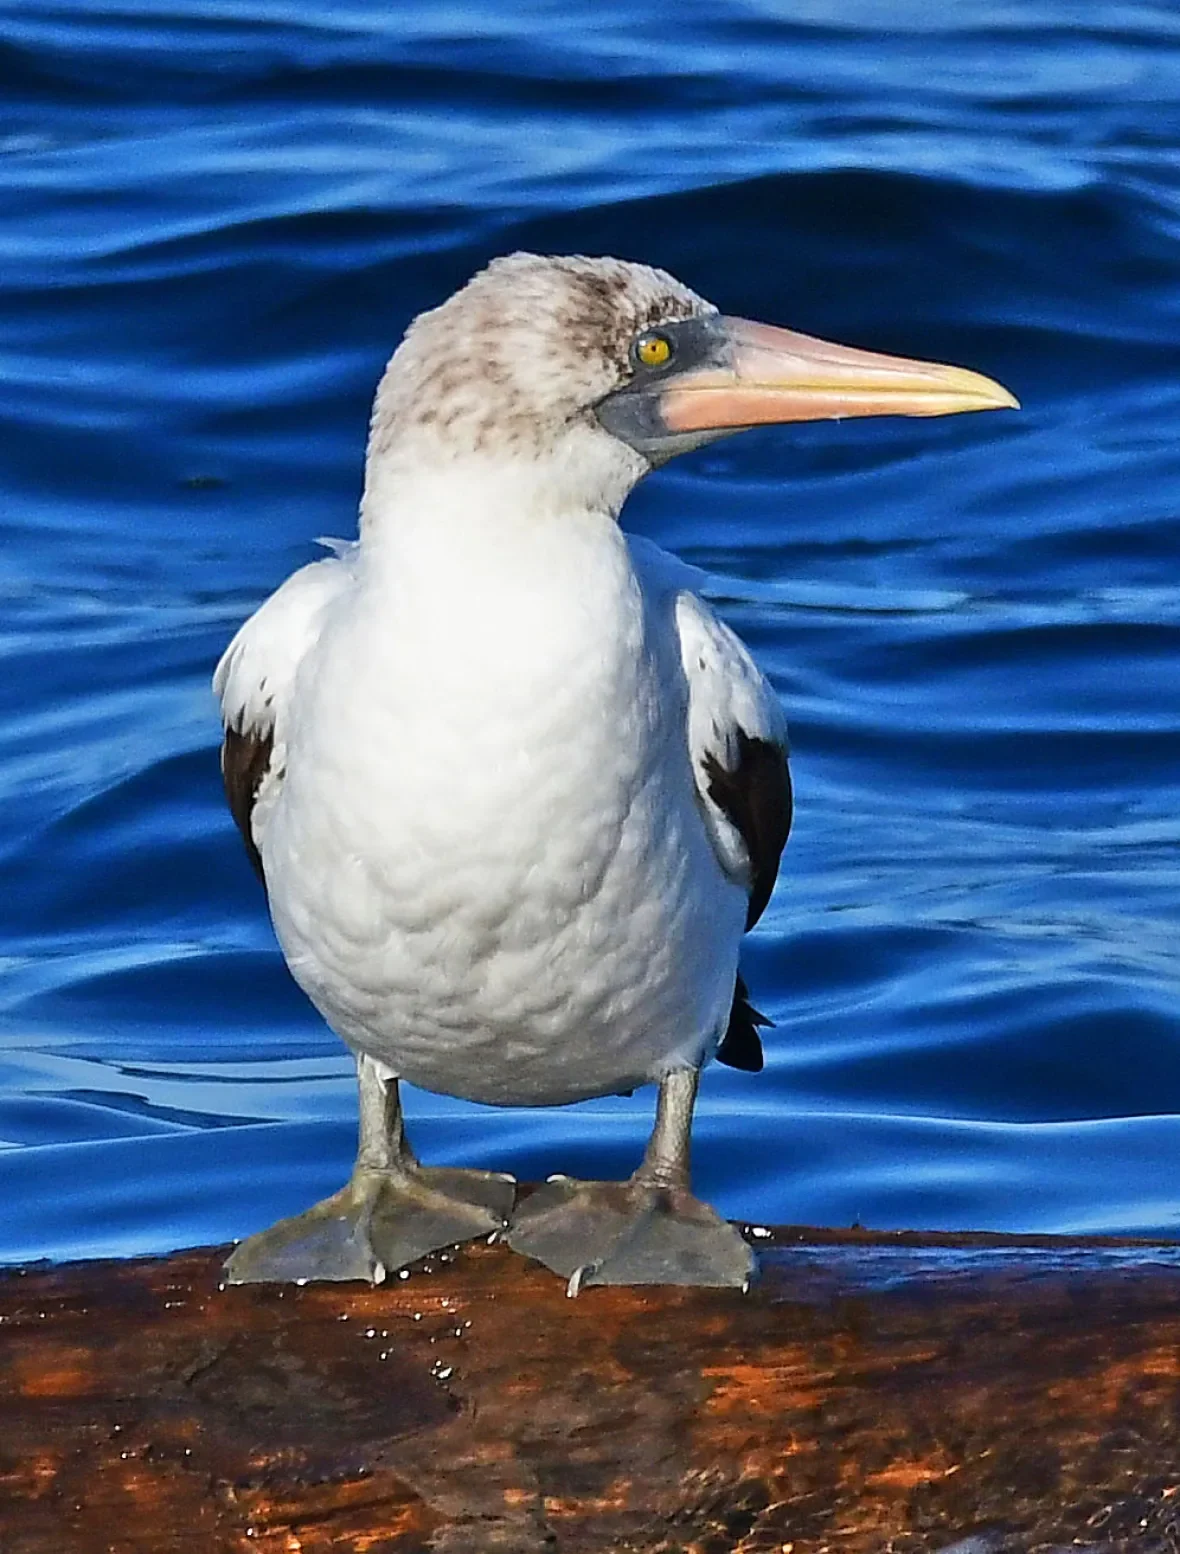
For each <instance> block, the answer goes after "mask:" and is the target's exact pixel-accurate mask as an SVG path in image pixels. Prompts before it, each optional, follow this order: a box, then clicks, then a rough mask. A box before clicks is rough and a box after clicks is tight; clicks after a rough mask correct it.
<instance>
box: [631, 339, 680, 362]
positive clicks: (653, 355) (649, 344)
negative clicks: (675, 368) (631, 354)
mask: <svg viewBox="0 0 1180 1554" xmlns="http://www.w3.org/2000/svg"><path fill="white" fill-rule="evenodd" d="M671 354H672V342H671V341H670V340H669V339H668V338H667V336H666V335H657V334H650V335H640V336H639V339H638V340H636V342H635V355H636V356H637V357H638V359H639V360H640V361H641V362H642V363H643V365H644V366H645V367H662V366H663V365H664V363H665V362H666V361H667V360H668V358H669V357H670V356H671Z"/></svg>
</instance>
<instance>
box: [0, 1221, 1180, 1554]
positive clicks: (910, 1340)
mask: <svg viewBox="0 0 1180 1554" xmlns="http://www.w3.org/2000/svg"><path fill="white" fill-rule="evenodd" d="M760 1245H762V1246H763V1248H764V1253H763V1255H764V1265H765V1267H764V1275H763V1278H762V1280H761V1281H760V1283H759V1284H758V1285H756V1286H755V1289H754V1290H753V1291H752V1292H751V1294H749V1295H748V1296H745V1297H742V1296H740V1295H737V1294H735V1293H732V1292H723V1291H701V1290H695V1291H690V1290H668V1289H646V1290H634V1289H632V1290H601V1289H591V1290H588V1291H586V1292H584V1293H583V1294H582V1295H581V1296H580V1297H579V1298H578V1299H577V1300H568V1299H567V1298H566V1296H565V1294H564V1291H563V1286H562V1284H561V1282H560V1281H559V1280H557V1279H555V1278H554V1277H553V1276H552V1275H550V1274H548V1273H546V1272H545V1271H544V1270H543V1269H541V1268H539V1267H537V1266H535V1265H533V1264H530V1263H526V1262H525V1261H524V1260H522V1259H520V1258H518V1257H516V1256H514V1255H513V1254H511V1253H510V1252H508V1251H507V1250H506V1249H504V1248H503V1247H500V1246H491V1247H490V1246H485V1245H478V1246H474V1247H468V1248H466V1249H464V1250H462V1251H460V1252H457V1253H455V1254H453V1255H450V1256H449V1257H444V1258H439V1257H436V1258H434V1259H431V1260H428V1261H427V1262H426V1263H425V1264H422V1265H419V1267H417V1268H415V1269H414V1270H413V1272H412V1273H411V1275H410V1276H409V1277H408V1278H402V1279H394V1280H392V1281H391V1282H389V1283H388V1284H386V1285H385V1286H383V1287H381V1288H379V1289H375V1290H370V1289H368V1288H365V1287H358V1286H352V1285H347V1286H345V1285H336V1286H332V1285H319V1286H310V1285H309V1286H306V1287H303V1288H294V1287H288V1288H285V1289H276V1288H265V1287H257V1286H254V1287H239V1288H232V1289H220V1288H219V1287H218V1274H219V1266H220V1262H221V1259H222V1257H223V1256H224V1249H222V1250H221V1251H209V1250H203V1251H197V1252H184V1253H179V1254H177V1255H175V1256H173V1257H171V1258H167V1259H161V1260H156V1261H138V1262H126V1263H91V1264H77V1265H73V1266H69V1267H63V1268H54V1269H48V1268H35V1269H28V1270H24V1271H19V1272H11V1273H9V1274H7V1275H2V1276H0V1554H73V1551H78V1554H82V1551H86V1554H90V1551H102V1554H131V1551H137V1554H138V1551H145V1554H146V1551H150V1554H173V1551H176V1554H181V1551H183V1554H195V1551H198V1550H199V1551H202V1554H206V1551H222V1550H226V1551H228V1550H234V1551H239V1550H242V1551H245V1550H266V1551H270V1554H297V1551H304V1554H321V1551H324V1554H326V1551H329V1550H331V1551H335V1554H340V1551H344V1554H351V1551H357V1554H360V1551H366V1554H378V1551H380V1554H394V1551H397V1554H410V1551H426V1550H432V1551H441V1554H483V1551H485V1550H487V1551H493V1550H494V1551H513V1554H516V1551H519V1554H525V1551H528V1554H533V1551H561V1554H583V1551H594V1554H599V1551H645V1554H654V1551H661V1554H688V1551H694V1554H732V1551H736V1554H755V1551H757V1554H782V1551H784V1550H785V1551H789V1554H819V1551H821V1550H826V1549H832V1550H847V1551H850V1554H852V1551H857V1554H859V1551H862V1550H863V1551H870V1550H872V1551H881V1550H896V1551H898V1554H909V1551H913V1554H919V1551H927V1550H929V1551H935V1550H940V1549H946V1548H949V1547H952V1546H954V1545H956V1544H961V1545H962V1547H961V1548H960V1549H959V1550H958V1554H1000V1551H1002V1550H1025V1549H1028V1550H1031V1549H1042V1550H1055V1549H1062V1550H1064V1549H1065V1548H1067V1547H1072V1548H1077V1547H1079V1546H1080V1547H1081V1548H1083V1549H1089V1550H1092V1551H1093V1554H1117V1551H1121V1550H1127V1551H1132V1550H1134V1551H1136V1554H1176V1551H1177V1550H1180V1249H1178V1248H1175V1247H1169V1246H1160V1247H1152V1246H1149V1245H1145V1244H1137V1243H1129V1242H1115V1241H1110V1242H1099V1241H1089V1242H1055V1241H1052V1240H1042V1241H1040V1242H1019V1243H1014V1242H1010V1241H1006V1240H1005V1239H1003V1238H997V1237H928V1236H910V1237H904V1236H872V1235H869V1234H867V1233H859V1234H858V1233H855V1232H849V1233H845V1234H843V1235H834V1234H829V1235H823V1234H822V1233H819V1232H792V1231H782V1232H777V1233H776V1234H775V1236H774V1237H773V1238H766V1237H763V1238H762V1239H761V1241H760ZM964 1540H966V1541H964Z"/></svg>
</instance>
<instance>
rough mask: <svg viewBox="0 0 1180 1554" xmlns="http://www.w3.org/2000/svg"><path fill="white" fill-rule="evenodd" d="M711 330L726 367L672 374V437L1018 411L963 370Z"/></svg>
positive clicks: (789, 334) (731, 321)
mask: <svg viewBox="0 0 1180 1554" xmlns="http://www.w3.org/2000/svg"><path fill="white" fill-rule="evenodd" d="M719 322H720V323H721V325H722V327H723V329H724V332H725V336H726V338H727V339H728V341H729V343H730V347H731V349H730V351H729V352H728V353H727V354H728V356H729V361H728V362H726V363H725V364H724V365H720V364H718V365H702V366H701V367H700V368H698V369H696V370H689V371H687V372H683V373H675V374H673V375H671V376H669V378H668V380H667V383H666V386H665V387H664V389H663V392H662V393H661V394H660V415H661V418H662V420H663V422H664V424H665V426H666V427H667V428H668V430H669V431H670V432H672V433H674V434H683V433H693V432H710V431H722V430H726V431H728V430H734V431H736V430H738V429H739V428H742V427H749V426H764V425H768V424H770V423H774V422H783V421H821V420H831V419H842V418H843V417H845V416H870V415H909V416H926V415H957V414H958V413H959V412H960V411H963V410H1005V409H1017V408H1019V406H1018V402H1017V400H1016V399H1015V397H1014V396H1013V395H1012V394H1010V393H1009V392H1008V390H1007V389H1006V388H1003V387H1001V385H1000V384H998V383H996V382H994V381H993V380H992V379H991V378H985V377H984V376H983V374H982V373H978V372H969V371H968V370H967V368H965V367H946V366H942V365H941V364H940V363H937V362H922V361H908V360H907V359H906V358H905V357H902V356H882V355H880V354H878V353H877V352H875V351H859V350H855V349H853V348H852V347H851V346H847V345H832V344H829V342H828V341H826V340H815V339H813V338H812V337H811V336H810V335H801V334H796V333H795V332H794V331H793V330H790V329H776V328H774V327H773V326H772V325H770V324H753V323H749V322H748V321H747V320H746V319H743V318H725V319H721V320H719Z"/></svg>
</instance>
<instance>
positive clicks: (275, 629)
mask: <svg viewBox="0 0 1180 1554" xmlns="http://www.w3.org/2000/svg"><path fill="white" fill-rule="evenodd" d="M352 577H353V563H352V550H351V549H350V548H345V549H342V550H340V551H339V552H338V553H337V554H335V555H333V556H331V557H330V558H329V559H327V560H325V561H313V562H312V563H311V565H310V566H306V567H301V568H300V570H299V571H298V572H295V573H293V574H292V576H291V577H289V578H288V579H287V581H286V582H285V583H284V584H283V585H282V587H281V588H279V589H277V590H276V591H275V592H274V593H273V594H271V596H270V598H269V599H267V601H266V602H265V604H263V605H261V606H260V608H259V609H257V610H255V612H254V614H253V615H251V617H250V619H249V620H248V621H247V622H246V623H245V625H244V626H242V628H241V629H240V630H239V632H238V634H237V635H236V636H235V637H234V639H233V641H232V642H231V643H230V645H229V646H228V647H227V648H226V650H225V652H224V653H223V654H222V657H221V662H220V663H219V664H218V666H217V669H216V671H215V672H214V675H213V690H214V693H215V694H216V696H217V697H218V700H219V701H220V703H221V722H222V728H223V730H224V735H223V739H222V745H221V775H222V779H223V781H224V783H225V796H226V799H227V800H228V802H229V807H230V813H231V814H232V815H233V817H234V820H235V821H236V822H237V826H238V830H239V831H240V832H241V833H242V840H243V841H244V842H245V844H246V852H247V853H248V854H249V857H250V862H251V863H252V864H253V865H254V868H255V870H256V871H257V873H258V877H259V878H260V879H262V878H263V873H262V858H261V855H260V853H259V850H258V844H259V820H260V817H261V811H260V810H259V800H260V798H264V799H270V798H272V797H273V796H274V795H275V794H277V791H278V786H279V784H280V783H281V782H282V779H283V775H284V772H285V757H284V754H283V751H284V743H285V723H286V719H287V715H288V710H289V707H290V702H291V697H292V694H293V692H294V688H295V676H296V674H297V673H298V670H299V665H300V664H301V663H302V662H303V659H304V657H305V655H306V654H307V652H308V650H309V648H311V647H312V645H313V644H314V643H315V642H316V641H317V640H318V638H319V634H320V630H321V627H322V625H323V620H324V615H325V612H326V610H327V608H328V606H329V605H330V604H331V603H332V602H333V600H335V599H337V598H338V597H339V596H340V594H341V593H342V592H343V591H344V590H345V589H346V588H347V587H348V586H349V585H350V583H351V581H352ZM265 807H266V806H265V805H264V806H262V808H263V809H265ZM264 883H265V881H264Z"/></svg>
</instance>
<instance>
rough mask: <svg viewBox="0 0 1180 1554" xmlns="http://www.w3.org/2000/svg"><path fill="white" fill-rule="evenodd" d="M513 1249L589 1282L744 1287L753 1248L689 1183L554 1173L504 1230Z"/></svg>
mask: <svg viewBox="0 0 1180 1554" xmlns="http://www.w3.org/2000/svg"><path fill="white" fill-rule="evenodd" d="M508 1244H509V1246H511V1247H512V1249H513V1250H514V1251H516V1252H523V1253H524V1255H525V1256H526V1257H533V1258H535V1259H536V1260H537V1261H538V1262H540V1263H544V1264H545V1266H546V1267H547V1268H551V1269H552V1270H553V1272H554V1273H558V1274H561V1275H562V1277H563V1278H567V1279H568V1280H569V1294H570V1295H576V1294H577V1293H578V1291H579V1290H580V1289H582V1288H583V1287H584V1286H586V1285H590V1284H689V1285H701V1286H713V1287H720V1288H731V1289H745V1288H746V1287H747V1286H748V1285H749V1283H750V1280H751V1278H752V1277H753V1273H754V1254H753V1251H752V1250H751V1248H750V1247H749V1246H747V1245H746V1243H745V1242H744V1241H743V1240H742V1238H741V1236H740V1235H739V1234H738V1232H737V1231H736V1230H735V1229H734V1228H733V1226H732V1225H730V1224H729V1223H728V1222H727V1221H725V1220H723V1219H722V1218H721V1217H720V1215H718V1214H716V1213H714V1211H713V1210H712V1209H711V1208H710V1207H709V1205H708V1204H707V1203H702V1202H701V1201H700V1199H698V1198H694V1197H693V1195H692V1194H691V1193H690V1192H689V1191H688V1189H687V1188H686V1187H677V1186H667V1185H662V1184H659V1183H656V1182H651V1181H645V1180H644V1179H643V1177H642V1174H639V1175H636V1176H635V1177H632V1179H631V1180H630V1181H628V1182H579V1181H575V1180H573V1179H572V1178H571V1177H567V1176H565V1177H557V1178H556V1179H554V1180H553V1181H550V1182H547V1183H546V1185H545V1186H544V1187H542V1188H540V1189H539V1190H538V1191H537V1192H535V1193H533V1194H532V1196H531V1197H529V1198H528V1199H527V1200H526V1201H525V1202H524V1203H523V1204H522V1205H521V1207H520V1209H519V1210H518V1211H517V1214H516V1216H515V1218H514V1219H513V1222H512V1227H511V1229H510V1230H509V1232H508Z"/></svg>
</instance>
